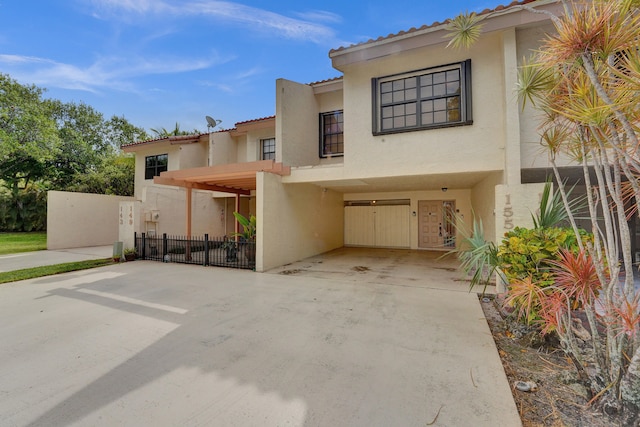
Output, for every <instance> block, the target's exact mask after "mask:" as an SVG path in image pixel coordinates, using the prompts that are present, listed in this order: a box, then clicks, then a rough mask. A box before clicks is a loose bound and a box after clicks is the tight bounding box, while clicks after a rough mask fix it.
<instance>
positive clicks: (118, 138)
mask: <svg viewBox="0 0 640 427" xmlns="http://www.w3.org/2000/svg"><path fill="white" fill-rule="evenodd" d="M105 137H106V139H107V140H108V141H109V142H110V143H111V145H112V146H114V147H116V148H121V147H122V146H123V145H125V144H129V143H131V142H136V141H144V140H147V139H150V138H149V135H148V134H147V132H146V131H145V130H144V129H143V128H139V127H137V126H134V125H132V124H131V123H129V122H128V121H127V119H125V118H124V116H122V117H119V116H112V117H111V119H109V121H108V122H107V129H106V133H105Z"/></svg>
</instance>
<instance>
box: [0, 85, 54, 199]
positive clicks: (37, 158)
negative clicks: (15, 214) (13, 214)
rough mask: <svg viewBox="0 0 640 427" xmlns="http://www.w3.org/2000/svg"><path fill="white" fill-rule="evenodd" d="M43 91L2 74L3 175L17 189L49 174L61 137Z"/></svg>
mask: <svg viewBox="0 0 640 427" xmlns="http://www.w3.org/2000/svg"><path fill="white" fill-rule="evenodd" d="M43 93H44V91H43V90H42V89H40V88H38V87H36V86H33V85H31V86H23V85H21V84H19V83H18V82H17V81H15V80H13V79H12V78H11V77H9V76H8V75H5V74H0V179H1V180H2V183H3V185H4V186H5V187H7V188H8V189H9V190H11V191H12V192H14V193H16V192H18V190H19V189H21V188H22V189H24V188H26V187H27V186H28V185H29V183H31V182H33V181H37V180H39V179H42V178H43V177H44V176H45V175H46V171H47V163H48V162H50V161H51V160H52V159H53V157H54V156H55V154H56V153H57V151H58V149H59V144H60V140H59V138H58V132H57V129H56V123H55V121H54V120H53V118H52V117H51V115H50V114H49V113H50V110H49V106H48V105H47V104H46V103H45V102H44V101H43V99H42V95H43Z"/></svg>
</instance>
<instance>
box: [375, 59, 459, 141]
mask: <svg viewBox="0 0 640 427" xmlns="http://www.w3.org/2000/svg"><path fill="white" fill-rule="evenodd" d="M379 90H380V98H379V99H380V110H379V114H380V130H381V131H389V130H397V129H408V128H416V127H418V128H419V127H422V126H433V125H439V124H447V123H458V122H460V121H462V110H461V105H462V102H461V90H462V81H461V68H460V67H456V68H453V69H449V70H443V71H437V72H432V73H425V74H422V75H418V76H412V77H406V78H401V79H397V80H392V81H385V82H381V83H380V86H379Z"/></svg>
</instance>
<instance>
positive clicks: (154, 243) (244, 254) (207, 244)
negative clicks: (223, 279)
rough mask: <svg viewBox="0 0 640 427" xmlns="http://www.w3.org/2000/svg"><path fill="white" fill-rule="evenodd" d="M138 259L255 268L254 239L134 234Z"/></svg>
mask: <svg viewBox="0 0 640 427" xmlns="http://www.w3.org/2000/svg"><path fill="white" fill-rule="evenodd" d="M135 241H136V253H137V256H138V259H146V260H152V261H161V262H179V263H183V264H198V265H205V266H209V265H210V266H215V267H229V268H242V269H246V270H255V268H256V243H255V242H251V241H249V242H247V241H236V240H235V239H234V238H229V237H226V236H225V237H220V238H216V239H213V240H211V239H209V235H208V234H205V235H204V236H202V237H194V236H191V238H189V239H187V238H186V237H181V236H167V235H166V234H163V235H162V236H149V235H147V234H145V233H142V234H140V235H139V234H137V233H136V234H135Z"/></svg>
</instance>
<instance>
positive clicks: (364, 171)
mask: <svg viewBox="0 0 640 427" xmlns="http://www.w3.org/2000/svg"><path fill="white" fill-rule="evenodd" d="M445 44H446V42H444V41H443V43H442V44H439V45H436V46H430V47H426V48H420V49H413V50H408V51H405V52H401V53H397V54H394V55H389V56H386V57H383V58H380V59H375V60H370V61H367V62H364V63H358V64H354V65H350V66H349V67H348V68H347V69H346V70H345V74H344V110H345V113H344V114H345V123H346V125H345V157H344V165H345V168H346V169H348V170H349V171H350V172H351V171H353V173H355V174H357V175H361V176H381V175H382V176H392V175H396V174H400V175H405V174H406V175H419V174H423V173H425V172H428V173H430V174H433V173H450V172H469V171H490V170H502V169H503V167H504V144H505V141H504V135H505V133H504V126H505V124H504V117H505V111H504V102H503V101H502V99H503V98H504V96H503V94H504V93H505V88H504V79H503V71H504V70H503V67H502V63H503V58H502V51H503V50H502V38H501V37H500V35H499V34H487V35H486V36H484V37H482V38H481V39H480V40H479V41H478V43H477V44H476V45H474V47H473V49H471V50H457V49H446V48H445ZM468 58H471V60H472V65H471V66H472V80H473V82H472V88H473V89H472V90H473V92H472V93H473V120H474V124H473V125H471V126H460V127H452V128H444V129H429V130H423V131H414V132H405V133H396V134H389V135H379V136H374V135H372V109H371V103H372V98H371V79H372V78H374V77H383V76H387V75H392V74H396V73H403V72H410V71H414V70H420V69H424V68H428V67H436V66H440V65H445V64H449V63H454V62H459V61H463V60H465V59H468ZM496 101H497V102H496ZM489 106H490V108H489Z"/></svg>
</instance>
